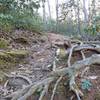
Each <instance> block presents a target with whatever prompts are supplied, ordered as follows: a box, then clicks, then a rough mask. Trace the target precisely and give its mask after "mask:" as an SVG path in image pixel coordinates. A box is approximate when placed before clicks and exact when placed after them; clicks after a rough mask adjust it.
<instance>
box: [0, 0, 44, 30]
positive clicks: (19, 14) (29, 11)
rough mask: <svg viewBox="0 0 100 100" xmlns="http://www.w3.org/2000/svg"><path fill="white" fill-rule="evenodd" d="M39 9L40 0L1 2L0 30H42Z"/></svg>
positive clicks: (1, 0) (6, 0) (2, 0)
mask: <svg viewBox="0 0 100 100" xmlns="http://www.w3.org/2000/svg"><path fill="white" fill-rule="evenodd" d="M26 2H27V3H26ZM39 7H40V5H39V1H38V0H34V1H33V0H19V1H15V0H0V29H1V30H3V31H7V32H9V31H11V30H12V29H16V28H17V29H28V30H31V31H34V30H40V29H41V23H42V19H41V18H40V16H39V14H38V13H36V11H37V10H38V8H39Z"/></svg>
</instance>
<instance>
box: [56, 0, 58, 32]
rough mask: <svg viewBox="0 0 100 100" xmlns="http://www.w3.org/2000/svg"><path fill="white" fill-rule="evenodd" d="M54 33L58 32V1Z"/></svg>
mask: <svg viewBox="0 0 100 100" xmlns="http://www.w3.org/2000/svg"><path fill="white" fill-rule="evenodd" d="M56 31H57V32H58V0H56Z"/></svg>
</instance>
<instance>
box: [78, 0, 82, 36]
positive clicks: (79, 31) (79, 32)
mask: <svg viewBox="0 0 100 100" xmlns="http://www.w3.org/2000/svg"><path fill="white" fill-rule="evenodd" d="M79 1H80V0H77V17H78V19H77V21H78V34H80V35H81V29H80V8H79Z"/></svg>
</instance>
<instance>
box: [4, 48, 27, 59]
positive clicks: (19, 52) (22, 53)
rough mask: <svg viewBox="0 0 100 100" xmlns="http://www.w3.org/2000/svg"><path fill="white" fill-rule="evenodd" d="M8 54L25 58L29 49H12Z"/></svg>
mask: <svg viewBox="0 0 100 100" xmlns="http://www.w3.org/2000/svg"><path fill="white" fill-rule="evenodd" d="M6 54H7V55H10V56H12V57H18V58H24V57H26V56H27V55H28V51H26V50H11V51H8V52H6Z"/></svg>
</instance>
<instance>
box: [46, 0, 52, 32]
mask: <svg viewBox="0 0 100 100" xmlns="http://www.w3.org/2000/svg"><path fill="white" fill-rule="evenodd" d="M47 3H48V10H49V24H50V30H51V31H52V25H51V24H52V23H51V7H50V2H49V0H47Z"/></svg>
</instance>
